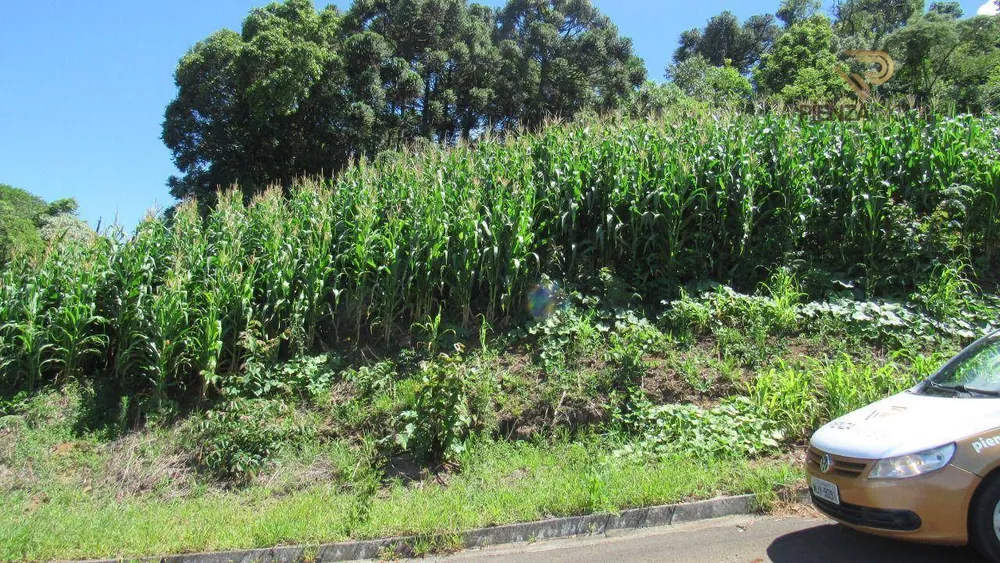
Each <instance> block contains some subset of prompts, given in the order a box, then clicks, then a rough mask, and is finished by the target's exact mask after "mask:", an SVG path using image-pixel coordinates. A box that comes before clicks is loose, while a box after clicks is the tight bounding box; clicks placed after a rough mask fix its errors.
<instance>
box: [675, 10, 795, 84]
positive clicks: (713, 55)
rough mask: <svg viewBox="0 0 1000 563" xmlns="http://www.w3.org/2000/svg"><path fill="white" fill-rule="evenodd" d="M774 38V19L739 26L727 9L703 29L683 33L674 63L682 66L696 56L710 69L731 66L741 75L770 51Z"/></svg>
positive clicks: (767, 17) (760, 18) (762, 17)
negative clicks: (709, 66) (711, 67)
mask: <svg viewBox="0 0 1000 563" xmlns="http://www.w3.org/2000/svg"><path fill="white" fill-rule="evenodd" d="M777 36H778V26H777V24H776V23H775V20H774V16H771V15H757V16H752V17H750V18H748V19H747V20H746V21H745V22H743V23H742V24H740V21H739V19H738V18H737V17H736V15H735V14H733V13H732V12H730V11H728V10H727V11H725V12H722V13H721V14H719V15H717V16H714V17H712V19H710V20H708V24H706V25H705V29H704V30H699V29H691V30H688V31H685V32H684V33H683V34H682V35H681V40H680V46H679V47H678V49H677V50H676V51H675V52H674V62H675V63H681V62H684V61H685V60H687V59H688V58H690V57H693V56H696V55H697V56H701V57H703V58H704V59H705V60H706V61H708V64H710V65H712V66H717V67H724V66H727V65H732V66H733V67H734V68H736V69H737V70H738V71H739V72H740V73H741V74H746V73H748V72H749V71H750V69H751V68H752V67H753V66H754V65H756V64H757V63H758V62H759V61H760V57H761V55H762V54H763V53H764V52H766V51H767V50H768V49H770V47H771V45H772V44H773V43H774V41H775V39H776V38H777Z"/></svg>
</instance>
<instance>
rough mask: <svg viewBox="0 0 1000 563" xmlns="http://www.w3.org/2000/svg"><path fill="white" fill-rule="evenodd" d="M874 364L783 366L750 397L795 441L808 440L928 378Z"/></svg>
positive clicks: (845, 359) (760, 380)
mask: <svg viewBox="0 0 1000 563" xmlns="http://www.w3.org/2000/svg"><path fill="white" fill-rule="evenodd" d="M916 368H917V369H909V368H907V367H906V366H904V365H901V364H899V363H896V362H888V363H885V364H881V365H878V364H871V363H861V362H857V361H855V360H854V359H852V358H851V357H849V356H846V355H845V356H840V357H837V358H834V359H827V360H824V359H808V360H804V361H802V362H800V363H797V364H788V363H785V362H779V363H778V365H777V366H776V367H773V368H770V369H767V370H765V371H762V372H760V373H759V374H758V375H757V377H756V378H755V379H754V380H753V381H752V382H751V383H750V384H749V385H748V397H749V398H750V400H751V401H752V402H753V404H755V405H756V406H757V407H758V408H759V409H761V412H765V413H767V414H768V416H769V418H770V419H771V420H774V421H775V422H777V423H778V424H780V426H781V428H782V429H784V430H785V431H786V432H787V433H788V435H789V436H790V437H792V438H805V437H807V436H808V435H809V433H811V432H812V431H813V430H815V429H816V428H818V427H819V426H820V425H821V424H822V423H824V422H828V421H830V420H833V419H835V418H838V417H840V416H843V415H845V414H847V413H849V412H851V411H854V410H856V409H859V408H861V407H864V406H866V405H869V404H871V403H873V402H875V401H877V400H879V399H882V398H885V397H887V396H889V395H892V394H895V393H899V392H900V391H903V390H905V389H907V388H909V387H911V386H913V385H914V384H915V383H917V381H919V380H920V379H921V378H923V377H927V376H928V375H929V373H927V371H926V369H925V368H924V367H923V366H922V365H918V366H916Z"/></svg>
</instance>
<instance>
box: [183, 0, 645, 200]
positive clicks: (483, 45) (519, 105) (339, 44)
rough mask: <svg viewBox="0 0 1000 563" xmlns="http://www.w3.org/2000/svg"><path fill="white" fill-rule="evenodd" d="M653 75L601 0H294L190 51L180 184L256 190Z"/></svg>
mask: <svg viewBox="0 0 1000 563" xmlns="http://www.w3.org/2000/svg"><path fill="white" fill-rule="evenodd" d="M644 80H645V67H644V65H643V63H642V61H641V59H639V58H638V57H636V56H635V55H634V53H633V48H632V42H631V40H629V39H627V38H624V37H620V36H619V35H618V30H617V28H615V26H614V25H613V24H612V23H611V21H610V20H609V19H608V18H607V17H606V16H604V15H603V14H601V13H600V12H599V11H598V10H597V9H596V8H595V7H594V6H593V5H592V4H591V3H590V1H589V0H511V1H510V3H509V4H508V5H507V6H506V7H505V8H504V9H502V10H497V11H495V10H493V9H491V8H487V7H484V6H480V5H475V4H473V5H470V4H468V3H467V0H356V1H355V2H354V3H353V5H352V6H351V8H350V9H349V10H348V11H347V12H346V13H344V14H341V13H340V12H339V11H338V10H337V9H336V8H333V7H330V8H327V9H325V10H321V11H317V10H316V8H315V6H314V4H313V2H312V0H284V1H283V2H280V3H274V4H270V5H268V6H265V7H263V8H258V9H255V10H253V11H252V12H250V14H249V15H248V16H247V18H246V19H245V20H244V22H243V27H242V30H241V33H235V32H233V31H227V30H223V31H220V32H217V33H215V34H213V35H211V36H210V37H208V38H207V39H205V40H204V41H202V42H199V43H198V44H197V45H195V46H194V48H192V49H191V50H190V51H189V52H188V53H187V54H186V55H185V56H184V57H183V58H182V59H181V60H180V63H179V64H178V66H177V71H176V73H175V82H176V84H177V96H176V98H175V99H174V100H173V101H172V102H171V103H170V105H169V106H168V107H167V110H166V116H165V121H164V124H163V141H164V142H165V143H166V145H167V147H168V148H169V149H170V150H171V151H172V153H173V157H174V162H175V164H176V165H177V167H178V169H180V171H181V174H180V175H179V176H176V177H172V178H171V179H170V180H169V185H170V188H171V193H172V194H173V195H174V196H176V197H178V198H184V197H188V196H195V197H198V198H199V200H201V201H202V202H206V203H208V204H211V203H212V201H213V200H214V194H215V190H217V189H218V188H220V187H223V188H225V187H229V186H231V185H233V184H237V183H238V184H239V185H240V186H241V187H243V189H244V190H245V191H246V192H247V195H251V194H253V193H255V192H256V191H258V190H260V189H262V188H263V187H265V186H267V185H269V184H280V185H285V186H287V185H289V184H290V183H291V182H292V180H293V179H294V178H295V177H297V176H300V175H303V174H310V175H315V174H321V173H325V174H330V173H334V172H336V171H338V170H339V169H341V168H342V167H343V166H345V165H346V164H347V163H348V162H350V160H351V159H353V158H355V157H357V156H358V155H361V154H368V155H375V154H377V153H378V152H379V151H382V150H384V149H387V148H395V147H397V146H399V145H400V144H404V143H407V142H409V141H412V140H414V139H418V138H425V139H431V140H434V141H438V142H446V143H447V142H452V141H454V140H455V139H456V138H458V137H459V136H466V137H468V136H470V135H474V134H476V132H478V131H480V130H482V129H483V128H484V127H485V126H486V125H487V124H490V125H492V126H493V127H494V128H496V129H501V130H502V129H504V128H507V127H517V126H529V127H530V126H535V125H538V124H540V123H541V122H542V121H543V120H544V119H545V117H547V116H550V115H553V116H564V117H572V116H574V115H575V114H576V113H577V112H579V111H581V110H583V109H595V110H608V109H614V108H617V107H619V106H620V105H622V104H624V103H627V101H628V100H629V99H630V97H631V95H632V93H633V92H634V91H635V89H636V88H637V87H638V86H639V85H641V84H642V83H643V81H644Z"/></svg>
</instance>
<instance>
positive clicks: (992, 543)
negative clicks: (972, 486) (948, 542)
mask: <svg viewBox="0 0 1000 563" xmlns="http://www.w3.org/2000/svg"><path fill="white" fill-rule="evenodd" d="M969 518H970V521H969V535H970V538H969V539H970V540H971V543H972V546H973V547H975V548H976V551H978V552H979V553H981V554H982V555H983V556H984V557H986V558H987V559H989V560H990V561H993V562H994V563H1000V475H994V476H993V477H991V478H990V479H989V480H988V481H987V482H985V483H983V485H982V489H980V491H979V494H978V495H977V496H976V500H975V504H974V505H973V506H972V511H971V512H970V514H969Z"/></svg>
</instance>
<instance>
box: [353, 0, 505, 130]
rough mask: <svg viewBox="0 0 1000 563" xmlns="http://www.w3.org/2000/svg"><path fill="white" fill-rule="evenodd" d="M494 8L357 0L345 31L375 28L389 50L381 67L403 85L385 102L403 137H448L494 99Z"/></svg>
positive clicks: (458, 2)
mask: <svg viewBox="0 0 1000 563" xmlns="http://www.w3.org/2000/svg"><path fill="white" fill-rule="evenodd" d="M492 15H493V14H492V11H490V10H485V9H483V8H482V7H478V6H476V7H473V9H469V7H468V6H467V5H466V3H465V0H396V1H393V2H375V1H374V0H363V1H358V2H355V3H354V5H352V6H351V9H350V10H349V11H348V12H347V14H346V16H345V25H344V31H345V32H346V33H348V34H352V35H356V34H360V33H365V32H370V33H373V34H376V35H377V36H378V37H380V38H381V39H382V40H384V41H385V42H386V45H387V46H388V47H389V50H390V51H391V54H388V55H389V56H388V57H387V58H386V59H385V60H382V61H379V65H380V66H382V67H383V72H382V74H383V75H385V74H390V75H394V76H395V77H396V81H397V83H399V84H401V85H403V86H405V87H404V88H401V89H399V90H397V92H396V95H394V96H392V99H390V100H389V102H390V104H391V105H390V107H388V108H386V111H387V112H388V114H389V116H391V117H393V118H395V119H396V121H397V122H396V124H395V126H396V127H398V128H399V129H400V130H401V131H400V132H401V136H402V137H403V139H404V140H408V139H412V138H414V137H425V138H430V139H436V140H450V139H453V138H455V137H456V136H458V135H459V134H465V135H468V134H469V132H470V131H471V130H472V129H474V128H476V127H477V126H478V125H479V124H480V122H481V121H482V120H483V119H484V116H485V112H486V106H487V105H488V104H489V103H490V102H491V101H492V100H493V97H494V93H493V80H494V79H495V72H496V67H497V66H498V63H499V51H498V50H497V49H496V47H495V46H494V45H493V43H492V33H493V28H494V22H493V17H492Z"/></svg>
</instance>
